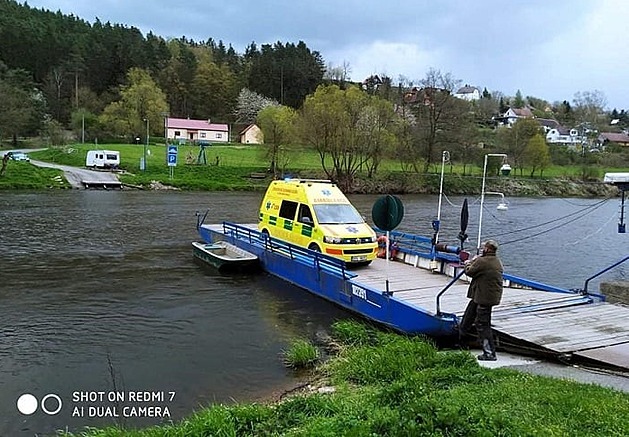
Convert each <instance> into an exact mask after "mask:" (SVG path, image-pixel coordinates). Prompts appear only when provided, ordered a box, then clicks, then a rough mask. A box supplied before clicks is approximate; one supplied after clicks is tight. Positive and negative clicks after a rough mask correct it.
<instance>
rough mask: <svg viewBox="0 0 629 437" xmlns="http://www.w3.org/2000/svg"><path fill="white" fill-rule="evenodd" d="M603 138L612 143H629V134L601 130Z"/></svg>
mask: <svg viewBox="0 0 629 437" xmlns="http://www.w3.org/2000/svg"><path fill="white" fill-rule="evenodd" d="M600 136H601V137H603V139H605V140H608V141H611V142H612V143H629V135H627V134H623V133H616V132H601V135H600Z"/></svg>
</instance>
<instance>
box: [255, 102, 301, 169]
mask: <svg viewBox="0 0 629 437" xmlns="http://www.w3.org/2000/svg"><path fill="white" fill-rule="evenodd" d="M296 117H297V113H296V112H295V110H294V109H293V108H289V107H288V106H282V105H271V106H267V107H266V108H264V109H262V110H261V111H260V112H259V113H258V118H257V121H256V122H257V124H258V126H259V127H260V130H261V131H262V133H263V135H264V144H265V147H267V149H266V150H267V153H266V158H267V159H269V162H270V165H269V169H270V171H271V172H272V173H273V176H274V178H277V176H278V173H279V172H278V167H279V166H281V167H282V168H285V167H286V165H287V164H288V154H287V153H286V149H285V147H286V145H287V144H288V143H289V142H290V141H291V140H292V138H293V128H294V124H295V119H296Z"/></svg>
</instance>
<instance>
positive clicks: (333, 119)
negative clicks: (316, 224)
mask: <svg viewBox="0 0 629 437" xmlns="http://www.w3.org/2000/svg"><path fill="white" fill-rule="evenodd" d="M298 121H299V123H298V134H299V137H300V138H301V139H302V141H303V142H304V144H307V145H309V146H310V147H312V148H314V149H315V150H316V151H317V153H318V154H319V159H320V162H321V167H322V169H323V171H324V172H325V173H326V175H327V177H328V178H329V179H332V180H334V181H335V182H336V183H338V184H339V186H340V187H341V188H343V189H346V190H349V189H351V187H352V184H353V181H354V177H355V175H356V173H357V172H359V171H360V170H361V169H367V171H368V172H369V174H370V175H373V174H374V173H375V172H376V171H377V167H378V165H379V162H380V159H381V158H382V156H383V155H384V153H386V151H387V149H388V148H389V147H391V146H392V144H394V143H395V141H396V139H395V132H396V123H397V116H396V115H395V113H394V111H393V106H392V105H391V104H390V103H388V102H386V101H383V100H382V99H380V98H379V97H377V96H369V95H368V94H366V93H365V92H364V91H363V90H361V89H360V88H358V87H356V86H351V87H349V88H348V89H346V90H341V89H340V88H339V87H338V86H337V85H328V86H323V85H322V86H319V88H317V91H315V93H314V94H313V95H311V96H308V97H307V98H306V101H305V102H304V106H303V108H302V110H301V112H300V117H299V120H298Z"/></svg>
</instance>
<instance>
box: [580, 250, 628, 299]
mask: <svg viewBox="0 0 629 437" xmlns="http://www.w3.org/2000/svg"><path fill="white" fill-rule="evenodd" d="M627 260H629V256H626V257H624V258H623V259H621V260H620V261H617V262H615V263H614V264H612V265H611V266H609V267H605V268H604V269H603V270H601V271H600V272H598V273H596V274H594V275H592V276H590V277H589V278H587V279H586V280H585V285H584V286H583V292H584V293H585V294H588V284H589V283H590V281H591V280H592V279H594V278H596V277H598V276H601V275H602V274H603V273H605V272H608V271H610V270H611V269H613V268H614V267H616V266H619V265H620V264H622V263H624V262H625V261H627Z"/></svg>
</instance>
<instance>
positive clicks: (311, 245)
mask: <svg viewBox="0 0 629 437" xmlns="http://www.w3.org/2000/svg"><path fill="white" fill-rule="evenodd" d="M308 249H310V250H312V251H315V252H319V253H321V248H320V247H319V246H318V245H317V244H315V243H310V246H308Z"/></svg>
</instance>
